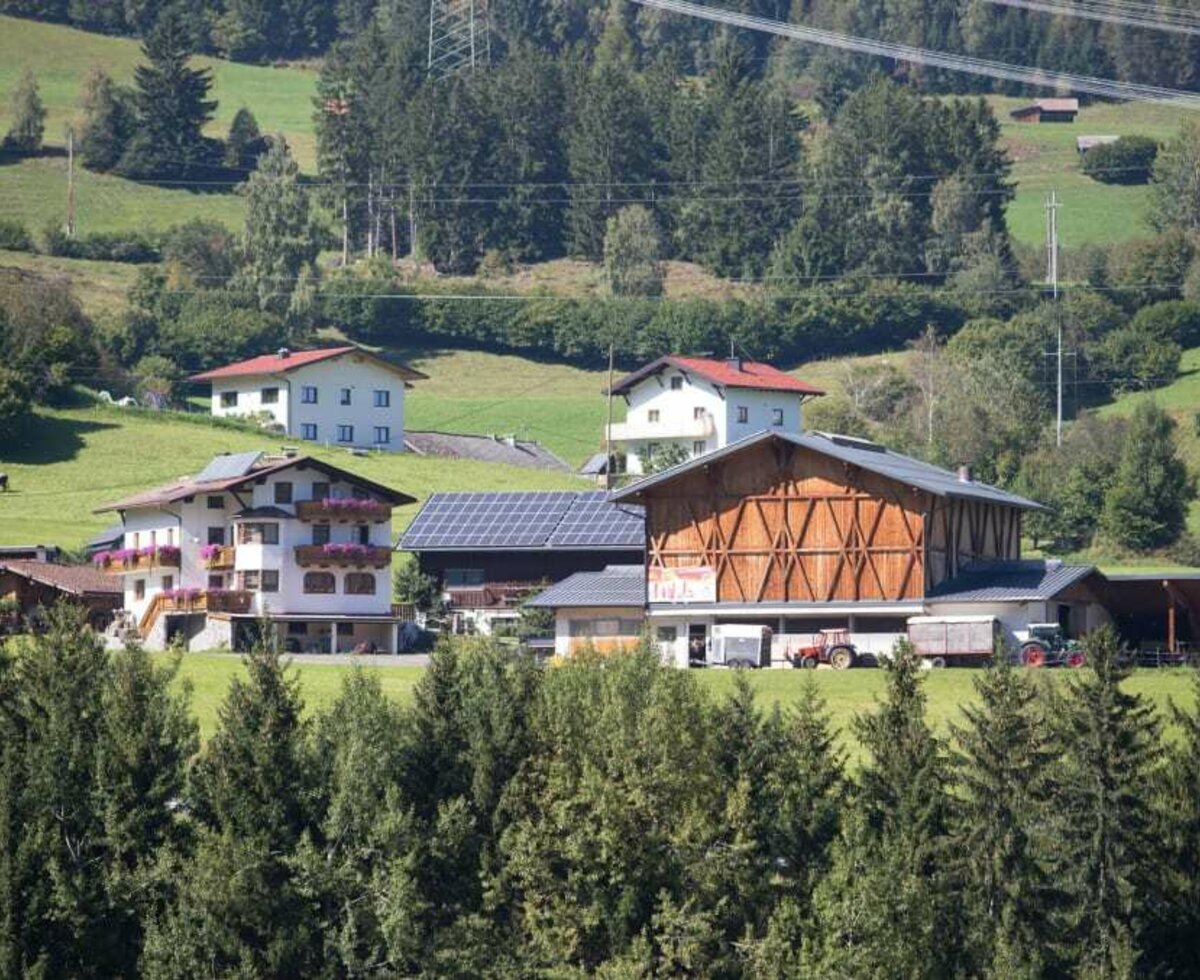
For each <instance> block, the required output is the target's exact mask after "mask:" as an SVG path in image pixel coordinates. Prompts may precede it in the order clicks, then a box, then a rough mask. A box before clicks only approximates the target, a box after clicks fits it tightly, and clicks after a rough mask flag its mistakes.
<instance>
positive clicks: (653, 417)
mask: <svg viewBox="0 0 1200 980" xmlns="http://www.w3.org/2000/svg"><path fill="white" fill-rule="evenodd" d="M646 417H647V418H648V419H649V420H650V421H651V422H657V421H658V419H659V411H658V409H657V408H652V409H650V411H648V412H647V413H646Z"/></svg>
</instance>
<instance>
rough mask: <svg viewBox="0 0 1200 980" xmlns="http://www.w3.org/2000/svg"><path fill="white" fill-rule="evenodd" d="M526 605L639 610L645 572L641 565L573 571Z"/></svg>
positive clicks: (555, 607)
mask: <svg viewBox="0 0 1200 980" xmlns="http://www.w3.org/2000/svg"><path fill="white" fill-rule="evenodd" d="M526 605H527V606H532V607H533V608H535V609H557V608H560V607H563V606H577V607H590V608H611V607H615V606H626V607H629V606H636V607H637V608H641V607H643V606H645V605H646V570H645V569H644V568H643V567H642V566H641V565H609V566H608V567H607V568H606V569H604V571H602V572H576V573H575V574H574V575H572V576H570V577H569V578H565V579H563V580H562V581H561V582H558V583H556V584H555V585H552V586H550V588H548V589H546V591H545V592H542V593H541V594H539V595H536V596H534V597H533V598H532V599H530V600H529V601H528V602H527V603H526Z"/></svg>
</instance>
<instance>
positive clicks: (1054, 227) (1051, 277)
mask: <svg viewBox="0 0 1200 980" xmlns="http://www.w3.org/2000/svg"><path fill="white" fill-rule="evenodd" d="M1060 207H1062V205H1061V204H1059V203H1058V193H1057V192H1056V191H1054V190H1051V191H1050V197H1049V198H1048V199H1047V200H1046V249H1047V256H1046V262H1047V268H1046V280H1047V282H1049V283H1050V293H1051V296H1052V297H1053V298H1054V302H1055V307H1054V322H1055V325H1056V326H1057V328H1058V330H1057V333H1058V348H1057V351H1056V354H1055V360H1056V369H1057V375H1058V385H1057V388H1058V398H1057V404H1058V410H1057V413H1056V416H1055V423H1054V439H1055V444H1056V445H1058V446H1062V430H1063V324H1062V311H1061V310H1059V309H1058V305H1057V304H1058V209H1059V208H1060Z"/></svg>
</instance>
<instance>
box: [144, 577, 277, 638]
mask: <svg viewBox="0 0 1200 980" xmlns="http://www.w3.org/2000/svg"><path fill="white" fill-rule="evenodd" d="M252 599H253V594H252V593H250V592H239V591H233V590H225V589H208V590H204V591H202V590H200V589H175V590H173V591H171V592H160V593H159V594H158V595H156V596H155V597H154V598H153V599H151V600H150V605H148V606H147V607H146V611H145V612H144V613H142V620H141V622H140V623H138V632H139V633H141V635H142V636H143V637H147V636H149V635H150V631H151V630H153V629H154V624H155V623H156V622H158V618H159V617H160V616H161V615H163V614H164V613H216V612H219V613H248V612H249V611H250V603H251V601H252Z"/></svg>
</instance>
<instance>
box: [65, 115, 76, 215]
mask: <svg viewBox="0 0 1200 980" xmlns="http://www.w3.org/2000/svg"><path fill="white" fill-rule="evenodd" d="M67 237H68V238H74V237H75V128H74V127H73V126H68V127H67Z"/></svg>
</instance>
